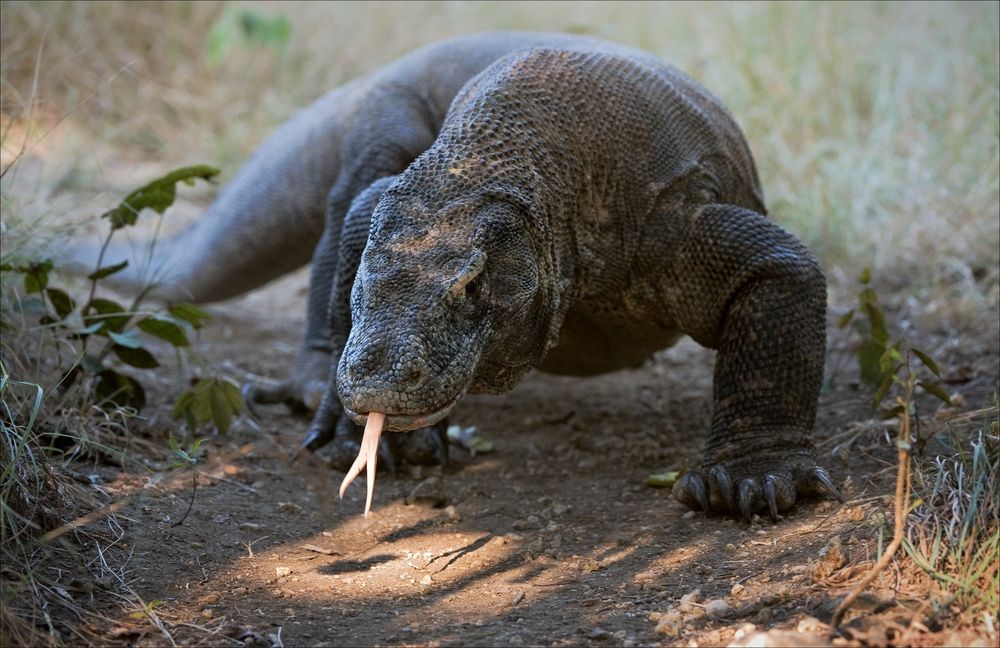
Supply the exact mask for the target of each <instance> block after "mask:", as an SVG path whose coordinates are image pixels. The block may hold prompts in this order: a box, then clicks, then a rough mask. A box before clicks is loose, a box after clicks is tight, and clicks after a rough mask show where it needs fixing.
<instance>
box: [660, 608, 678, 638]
mask: <svg viewBox="0 0 1000 648" xmlns="http://www.w3.org/2000/svg"><path fill="white" fill-rule="evenodd" d="M683 626H684V617H683V616H681V613H680V612H678V611H677V610H672V611H670V612H667V613H666V614H664V615H662V616H660V619H659V621H657V623H656V632H657V633H658V634H661V635H666V636H668V637H676V636H677V635H678V634H680V631H681V628H682V627H683Z"/></svg>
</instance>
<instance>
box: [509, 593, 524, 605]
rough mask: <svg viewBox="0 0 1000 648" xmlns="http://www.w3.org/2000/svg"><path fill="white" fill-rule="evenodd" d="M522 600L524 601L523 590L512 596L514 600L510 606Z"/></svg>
mask: <svg viewBox="0 0 1000 648" xmlns="http://www.w3.org/2000/svg"><path fill="white" fill-rule="evenodd" d="M523 600H524V590H521V591H519V592H518V593H517V594H515V595H514V599H513V600H512V601H511V604H512V605H517V604H518V603H520V602H521V601H523Z"/></svg>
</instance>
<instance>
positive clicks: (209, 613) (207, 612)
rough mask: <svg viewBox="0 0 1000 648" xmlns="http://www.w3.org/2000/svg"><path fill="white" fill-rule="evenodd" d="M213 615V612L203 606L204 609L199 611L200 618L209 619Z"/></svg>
mask: <svg viewBox="0 0 1000 648" xmlns="http://www.w3.org/2000/svg"><path fill="white" fill-rule="evenodd" d="M214 616H215V613H214V612H212V611H211V610H210V609H208V608H205V609H204V610H202V611H201V618H202V619H205V620H208V619H211V618H212V617H214Z"/></svg>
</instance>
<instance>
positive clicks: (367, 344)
mask: <svg viewBox="0 0 1000 648" xmlns="http://www.w3.org/2000/svg"><path fill="white" fill-rule="evenodd" d="M431 162H432V163H431V164H420V163H419V162H418V163H417V164H416V165H415V166H414V167H411V169H410V170H409V171H408V172H407V173H405V174H404V175H403V176H402V177H401V178H400V180H399V181H397V182H396V183H395V185H394V186H393V187H392V188H390V189H389V190H388V191H387V192H386V193H385V194H384V195H383V197H382V199H381V200H380V201H379V203H378V206H377V207H376V209H375V211H374V213H373V215H372V221H371V228H370V231H369V237H368V245H367V247H366V248H365V251H364V254H363V255H362V258H361V263H360V266H359V268H358V274H357V278H356V280H355V282H354V288H353V291H352V293H351V314H352V328H351V333H350V336H349V338H348V340H347V343H346V346H345V349H344V352H343V354H342V356H341V359H340V364H339V366H338V368H337V383H338V391H339V394H340V398H341V401H342V403H343V405H344V407H345V409H346V411H347V413H348V414H349V415H351V416H352V418H354V419H355V421H357V422H358V423H361V424H363V423H364V422H365V420H366V418H367V413H368V412H379V413H384V414H385V416H386V418H385V429H389V430H412V429H416V428H419V427H424V426H428V425H431V424H433V423H435V422H437V421H439V420H441V419H442V418H444V417H445V416H446V415H447V414H448V412H449V411H450V410H451V408H452V407H453V406H454V405H455V403H456V402H457V401H458V400H459V399H460V398H461V397H462V396H463V395H464V394H466V393H500V392H504V391H507V390H509V389H511V388H512V387H513V386H514V385H515V384H516V383H517V382H518V380H519V379H520V378H521V377H522V376H523V375H524V374H525V373H526V372H527V371H528V370H529V369H531V368H532V367H533V366H536V365H537V364H538V363H539V362H540V361H541V359H542V357H543V356H544V354H545V351H546V349H547V347H548V344H549V340H550V339H554V336H553V333H554V329H555V328H556V326H557V325H556V323H555V321H554V320H555V319H557V316H556V313H555V311H557V310H558V309H555V308H552V303H553V300H557V298H556V297H555V293H556V291H555V284H556V281H555V278H554V276H553V275H554V273H553V272H551V270H550V268H551V263H549V262H547V259H549V258H550V256H551V252H550V250H549V247H550V245H549V243H548V242H547V240H546V239H547V238H549V237H547V236H546V232H545V228H544V227H543V226H541V225H540V223H539V222H538V220H537V219H535V218H534V217H533V215H532V214H531V212H530V210H528V209H527V208H526V207H525V201H523V200H521V197H520V196H518V195H517V192H516V191H513V190H510V191H504V190H502V189H496V190H485V189H483V188H482V185H481V184H480V183H479V182H476V181H475V180H474V179H473V178H471V177H469V178H464V177H460V176H461V175H462V174H461V172H458V173H456V171H455V169H456V167H455V166H453V165H449V164H445V165H443V166H442V165H440V164H433V160H431ZM428 167H431V168H428ZM435 167H436V168H435ZM469 175H470V176H473V175H478V174H475V173H470V174H469Z"/></svg>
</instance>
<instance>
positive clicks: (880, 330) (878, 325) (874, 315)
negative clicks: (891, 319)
mask: <svg viewBox="0 0 1000 648" xmlns="http://www.w3.org/2000/svg"><path fill="white" fill-rule="evenodd" d="M864 311H865V315H867V316H868V322H869V324H870V325H871V329H872V338H874V339H875V341H876V342H878V343H879V344H887V343H888V342H889V329H888V327H887V326H886V322H885V313H884V312H882V307H881V306H879V304H878V301H873V302H871V303H869V304H865V306H864Z"/></svg>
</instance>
